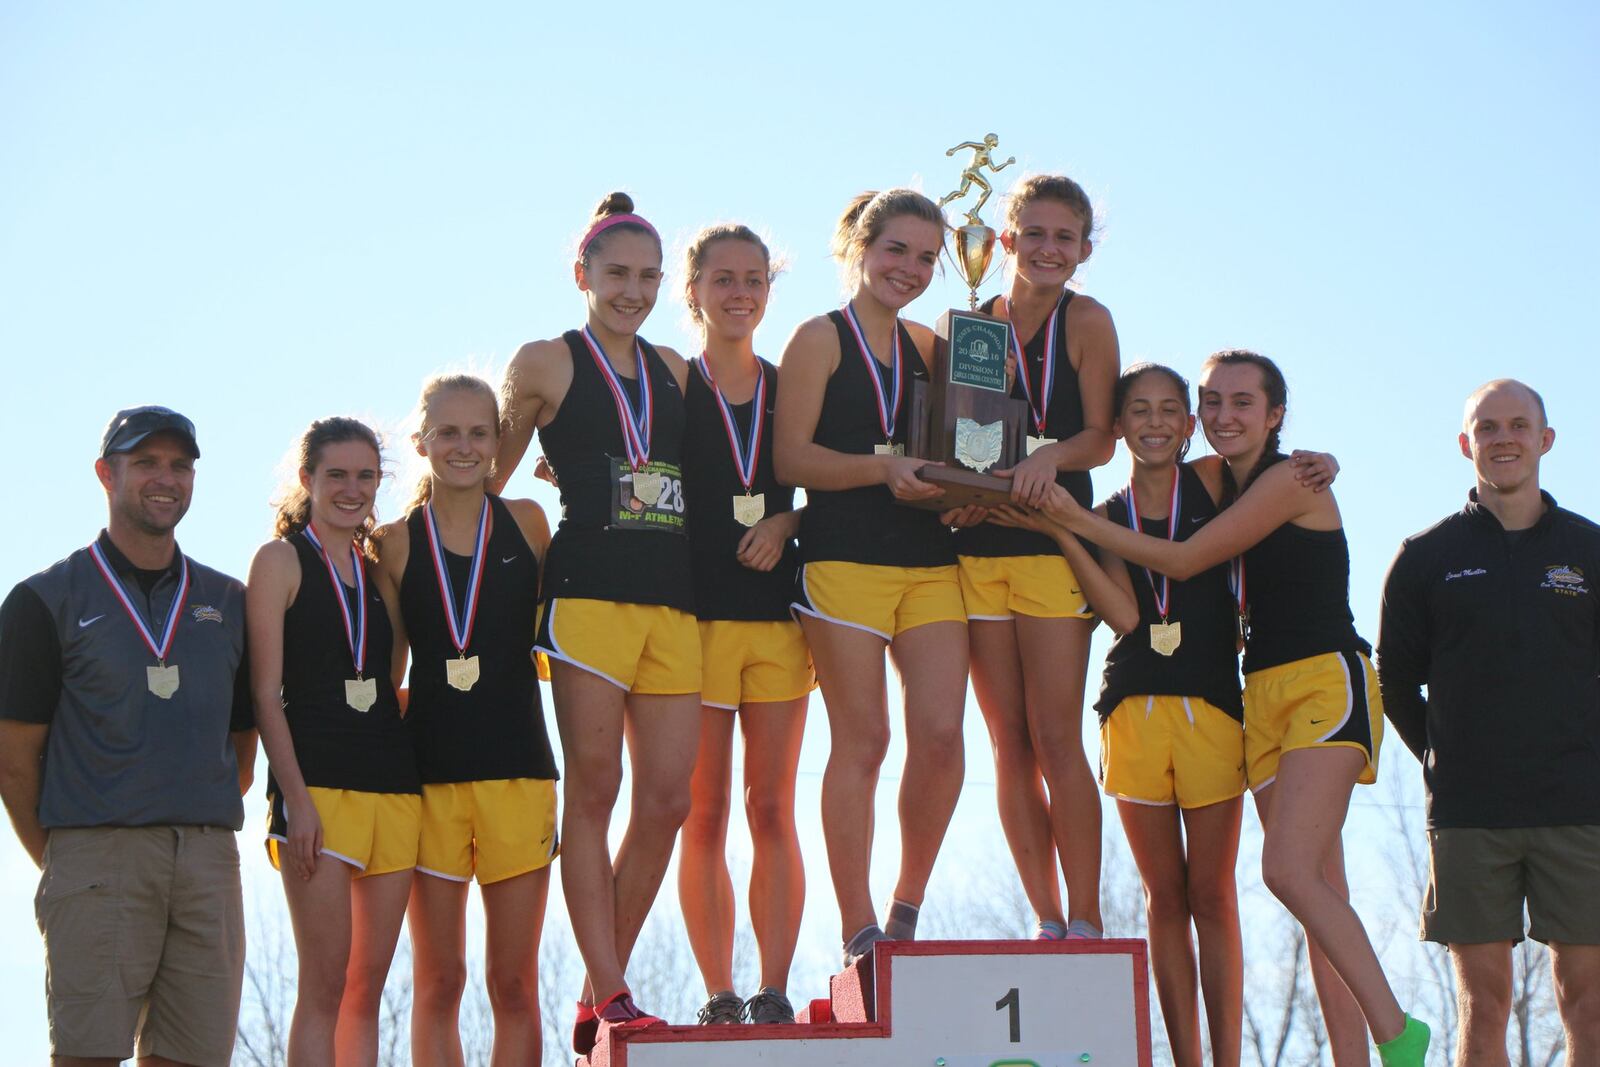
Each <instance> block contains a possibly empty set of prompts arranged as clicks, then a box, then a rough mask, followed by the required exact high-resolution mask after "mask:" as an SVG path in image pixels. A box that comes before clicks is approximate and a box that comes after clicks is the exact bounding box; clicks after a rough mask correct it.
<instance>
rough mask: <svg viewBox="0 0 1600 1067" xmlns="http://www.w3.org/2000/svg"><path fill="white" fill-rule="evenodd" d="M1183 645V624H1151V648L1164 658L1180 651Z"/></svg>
mask: <svg viewBox="0 0 1600 1067" xmlns="http://www.w3.org/2000/svg"><path fill="white" fill-rule="evenodd" d="M1182 643H1183V623H1181V622H1153V623H1151V624H1150V647H1151V648H1153V649H1155V650H1156V651H1157V652H1159V653H1160V654H1161V655H1163V656H1170V655H1172V654H1173V653H1174V652H1176V651H1178V646H1179V645H1180V644H1182Z"/></svg>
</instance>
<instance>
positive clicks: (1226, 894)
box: [1183, 797, 1244, 1067]
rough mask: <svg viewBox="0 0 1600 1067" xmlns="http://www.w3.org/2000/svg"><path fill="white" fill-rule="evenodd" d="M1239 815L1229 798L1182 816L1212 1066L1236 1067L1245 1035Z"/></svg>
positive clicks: (1239, 802) (1238, 804) (1240, 805)
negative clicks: (1238, 877)
mask: <svg viewBox="0 0 1600 1067" xmlns="http://www.w3.org/2000/svg"><path fill="white" fill-rule="evenodd" d="M1243 811H1244V798H1243V797H1234V798H1233V799H1232V800H1224V801H1222V802H1221V803H1219V804H1208V805H1206V806H1205V807H1203V808H1190V809H1188V810H1186V811H1184V813H1183V826H1184V832H1185V835H1186V836H1187V838H1188V862H1189V914H1190V916H1191V917H1192V918H1193V919H1194V928H1195V933H1196V935H1197V936H1198V939H1199V942H1200V989H1201V993H1202V995H1203V996H1204V997H1205V1002H1206V1029H1207V1030H1208V1032H1209V1033H1210V1035H1211V1062H1212V1064H1213V1065H1214V1067H1239V1055H1240V1045H1241V1042H1242V1040H1243V1034H1244V946H1243V941H1242V936H1241V934H1240V931H1239V892H1238V889H1237V887H1236V886H1235V885H1234V867H1235V865H1236V864H1237V862H1238V859H1239V821H1240V815H1241V813H1242V812H1243Z"/></svg>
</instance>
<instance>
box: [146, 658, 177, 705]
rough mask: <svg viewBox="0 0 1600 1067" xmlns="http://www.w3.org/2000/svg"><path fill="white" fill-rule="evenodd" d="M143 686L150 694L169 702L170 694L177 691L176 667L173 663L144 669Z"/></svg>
mask: <svg viewBox="0 0 1600 1067" xmlns="http://www.w3.org/2000/svg"><path fill="white" fill-rule="evenodd" d="M144 684H145V685H146V686H147V687H148V688H149V690H150V692H152V693H154V694H155V695H156V696H158V697H160V698H161V699H162V700H171V699H172V694H173V693H176V692H177V691H178V665H177V664H176V663H173V664H163V665H161V666H160V667H146V668H145V669H144Z"/></svg>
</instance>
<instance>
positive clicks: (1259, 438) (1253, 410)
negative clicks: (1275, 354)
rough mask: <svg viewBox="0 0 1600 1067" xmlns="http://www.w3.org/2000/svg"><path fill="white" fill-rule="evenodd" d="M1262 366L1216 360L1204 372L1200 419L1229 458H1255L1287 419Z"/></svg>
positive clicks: (1216, 446)
mask: <svg viewBox="0 0 1600 1067" xmlns="http://www.w3.org/2000/svg"><path fill="white" fill-rule="evenodd" d="M1262 382H1263V377H1262V370H1261V368H1260V367H1257V366H1254V365H1253V364H1250V363H1214V364H1208V365H1207V366H1206V370H1205V372H1204V373H1203V374H1202V375H1201V376H1200V422H1201V424H1202V425H1204V426H1205V430H1206V440H1207V441H1209V442H1211V448H1212V450H1213V451H1215V452H1216V453H1217V455H1219V456H1221V457H1222V458H1223V459H1225V460H1229V461H1234V460H1246V461H1249V460H1253V459H1254V458H1255V457H1256V456H1258V455H1260V453H1261V450H1262V448H1264V447H1265V445H1266V443H1267V435H1268V434H1269V433H1270V432H1271V431H1272V430H1273V429H1275V428H1277V427H1278V425H1279V424H1281V423H1282V422H1283V406H1282V405H1281V404H1280V405H1278V406H1276V407H1274V406H1272V405H1271V403H1270V402H1269V401H1268V399H1267V392H1266V389H1265V388H1264V387H1263V385H1262Z"/></svg>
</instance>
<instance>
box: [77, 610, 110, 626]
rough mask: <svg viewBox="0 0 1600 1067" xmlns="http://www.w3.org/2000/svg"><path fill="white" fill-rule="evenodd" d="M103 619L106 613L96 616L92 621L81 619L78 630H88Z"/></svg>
mask: <svg viewBox="0 0 1600 1067" xmlns="http://www.w3.org/2000/svg"><path fill="white" fill-rule="evenodd" d="M103 618H105V613H104V612H102V613H101V614H99V615H96V616H95V617H94V618H92V619H79V620H78V629H80V630H87V629H88V628H89V627H91V626H93V625H94V624H95V623H97V622H99V621H100V620H101V619H103Z"/></svg>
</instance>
